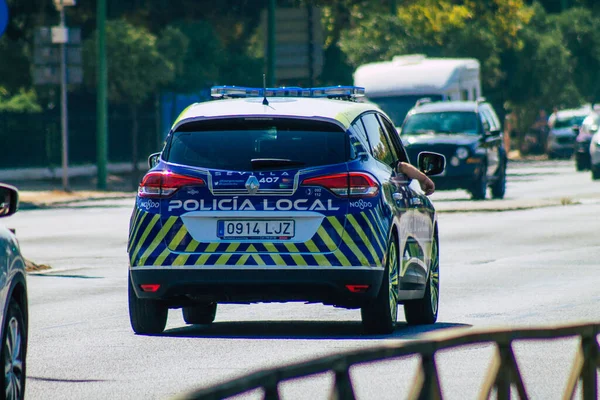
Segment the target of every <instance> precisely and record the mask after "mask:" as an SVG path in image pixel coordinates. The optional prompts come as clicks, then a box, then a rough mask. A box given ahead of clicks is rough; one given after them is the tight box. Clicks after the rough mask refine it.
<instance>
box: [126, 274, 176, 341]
mask: <svg viewBox="0 0 600 400" xmlns="http://www.w3.org/2000/svg"><path fill="white" fill-rule="evenodd" d="M128 292H129V321H130V322H131V328H132V329H133V331H134V332H135V333H137V334H140V335H152V334H158V333H162V331H164V330H165V326H166V325H167V317H168V314H169V308H168V307H167V306H166V305H164V304H162V303H161V302H160V301H157V300H150V299H140V298H138V297H137V295H136V294H135V291H134V290H133V284H132V283H131V278H129V288H128Z"/></svg>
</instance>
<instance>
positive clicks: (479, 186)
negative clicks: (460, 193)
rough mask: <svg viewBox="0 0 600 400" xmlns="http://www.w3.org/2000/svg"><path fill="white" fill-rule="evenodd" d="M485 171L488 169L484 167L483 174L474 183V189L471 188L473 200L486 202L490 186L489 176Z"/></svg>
mask: <svg viewBox="0 0 600 400" xmlns="http://www.w3.org/2000/svg"><path fill="white" fill-rule="evenodd" d="M485 171H486V167H485V166H484V167H483V171H482V173H481V174H480V175H479V177H477V179H475V181H474V182H473V187H472V188H471V199H472V200H485V196H486V194H487V186H488V181H487V175H486V173H485Z"/></svg>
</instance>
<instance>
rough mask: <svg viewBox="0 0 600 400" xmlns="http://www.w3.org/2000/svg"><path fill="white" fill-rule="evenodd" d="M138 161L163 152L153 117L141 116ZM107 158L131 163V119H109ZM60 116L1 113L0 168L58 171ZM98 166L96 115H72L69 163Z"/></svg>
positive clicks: (119, 117)
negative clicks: (45, 168) (56, 169)
mask: <svg viewBox="0 0 600 400" xmlns="http://www.w3.org/2000/svg"><path fill="white" fill-rule="evenodd" d="M138 123H139V137H138V140H139V146H138V149H139V151H138V159H139V160H144V159H145V158H146V157H147V156H148V154H150V153H153V152H155V151H158V150H159V149H160V147H159V143H160V138H158V137H157V136H158V135H159V134H158V133H157V126H156V125H157V121H156V117H155V115H154V114H153V113H140V115H139V119H138ZM108 125H109V130H108V132H109V137H108V156H109V160H110V161H111V162H127V161H131V159H132V135H131V126H132V122H131V119H130V117H129V116H128V115H126V114H123V113H120V114H116V113H113V114H111V115H110V116H109V118H108ZM61 149H62V144H61V125H60V115H58V114H57V113H55V112H52V113H51V112H44V113H34V114H25V113H9V112H5V113H0V168H26V167H58V166H60V165H61ZM95 162H96V115H95V113H94V112H92V111H86V112H83V111H82V112H72V113H71V116H70V118H69V163H70V164H89V163H95Z"/></svg>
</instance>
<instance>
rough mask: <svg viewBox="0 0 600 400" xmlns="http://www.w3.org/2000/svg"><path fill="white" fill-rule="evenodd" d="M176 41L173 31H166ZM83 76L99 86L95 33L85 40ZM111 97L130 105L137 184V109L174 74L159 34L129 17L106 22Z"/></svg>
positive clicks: (109, 94) (173, 68) (88, 81)
mask: <svg viewBox="0 0 600 400" xmlns="http://www.w3.org/2000/svg"><path fill="white" fill-rule="evenodd" d="M167 33H168V35H169V36H170V39H169V40H170V41H171V42H172V41H174V40H175V39H174V38H173V35H174V31H172V30H169V31H167ZM83 51H84V71H85V72H84V76H85V79H86V84H87V85H88V86H90V87H95V85H96V79H95V77H96V70H95V61H96V58H95V57H96V35H93V36H92V37H91V38H90V39H88V40H86V41H85V43H84V49H83ZM106 54H107V68H108V99H109V100H110V101H111V102H113V103H116V104H123V105H127V106H128V107H129V110H130V116H131V121H132V130H131V135H132V141H131V143H132V163H133V171H134V177H133V179H134V180H135V184H137V179H138V176H137V175H138V108H139V107H140V105H142V104H143V103H144V102H146V101H147V100H148V98H149V96H150V95H151V94H153V93H155V92H156V90H157V89H158V88H159V87H160V86H161V85H166V84H167V83H168V82H170V81H171V80H172V79H173V77H174V74H175V66H174V65H173V63H172V61H171V60H168V59H167V58H166V57H165V55H163V54H161V53H160V52H159V46H158V43H157V38H156V36H154V35H152V34H151V33H150V32H149V31H148V30H147V29H144V28H143V27H138V26H134V25H132V24H130V23H129V22H127V21H126V20H123V19H119V20H112V21H108V22H107V24H106Z"/></svg>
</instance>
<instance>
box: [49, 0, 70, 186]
mask: <svg viewBox="0 0 600 400" xmlns="http://www.w3.org/2000/svg"><path fill="white" fill-rule="evenodd" d="M54 5H55V6H56V9H57V10H58V11H59V12H60V24H59V25H58V26H55V27H52V43H57V44H60V119H61V137H62V185H63V190H65V191H69V190H70V189H69V127H68V121H69V119H68V114H67V51H66V44H67V43H68V42H69V29H68V28H67V27H66V24H65V7H67V6H74V5H75V0H54Z"/></svg>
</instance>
